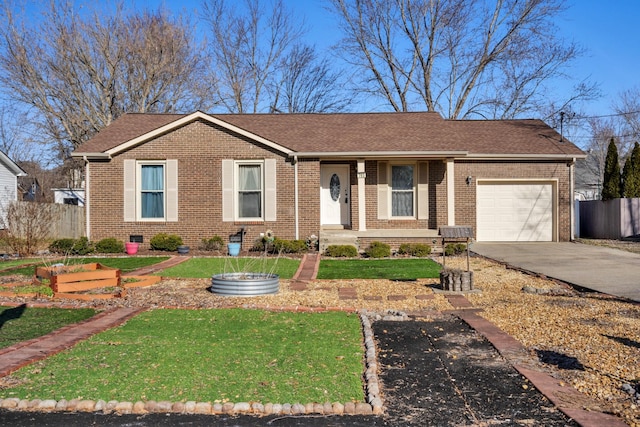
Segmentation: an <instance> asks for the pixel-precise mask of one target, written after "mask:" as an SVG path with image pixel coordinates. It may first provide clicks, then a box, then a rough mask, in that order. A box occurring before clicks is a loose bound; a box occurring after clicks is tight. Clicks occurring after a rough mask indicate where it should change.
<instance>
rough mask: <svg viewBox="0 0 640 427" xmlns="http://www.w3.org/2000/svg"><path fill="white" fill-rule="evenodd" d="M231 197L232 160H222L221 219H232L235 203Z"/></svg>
mask: <svg viewBox="0 0 640 427" xmlns="http://www.w3.org/2000/svg"><path fill="white" fill-rule="evenodd" d="M234 200H235V199H234V197H233V160H228V159H225V160H222V221H225V222H226V221H233V220H234V218H235V204H234Z"/></svg>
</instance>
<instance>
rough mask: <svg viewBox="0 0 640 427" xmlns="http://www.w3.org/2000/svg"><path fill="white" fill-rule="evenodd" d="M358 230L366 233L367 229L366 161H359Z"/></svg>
mask: <svg viewBox="0 0 640 427" xmlns="http://www.w3.org/2000/svg"><path fill="white" fill-rule="evenodd" d="M357 171H358V173H357V176H358V230H360V231H365V230H366V229H367V210H366V206H367V203H366V199H365V180H366V178H367V173H366V172H365V169H364V160H358V170H357Z"/></svg>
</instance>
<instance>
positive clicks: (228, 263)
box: [158, 257, 300, 279]
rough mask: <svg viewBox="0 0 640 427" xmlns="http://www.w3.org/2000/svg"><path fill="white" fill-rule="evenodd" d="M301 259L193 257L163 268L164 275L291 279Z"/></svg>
mask: <svg viewBox="0 0 640 427" xmlns="http://www.w3.org/2000/svg"><path fill="white" fill-rule="evenodd" d="M299 265H300V260H298V259H292V258H272V257H266V258H265V257H221V258H191V259H189V260H187V261H185V262H183V263H181V264H178V265H176V266H174V267H170V268H167V269H166V270H162V271H161V272H159V273H158V274H159V275H161V276H163V277H181V278H210V277H211V276H213V275H214V274H221V273H239V272H250V273H274V274H277V275H279V276H280V278H282V279H290V278H292V277H293V275H294V274H295V273H296V271H297V270H298V266H299Z"/></svg>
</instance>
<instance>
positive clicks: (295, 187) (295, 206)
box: [293, 155, 300, 240]
mask: <svg viewBox="0 0 640 427" xmlns="http://www.w3.org/2000/svg"><path fill="white" fill-rule="evenodd" d="M293 193H294V194H293V210H294V212H295V213H294V217H295V218H294V223H295V228H296V233H295V234H296V240H299V239H300V226H299V213H298V156H295V155H294V156H293Z"/></svg>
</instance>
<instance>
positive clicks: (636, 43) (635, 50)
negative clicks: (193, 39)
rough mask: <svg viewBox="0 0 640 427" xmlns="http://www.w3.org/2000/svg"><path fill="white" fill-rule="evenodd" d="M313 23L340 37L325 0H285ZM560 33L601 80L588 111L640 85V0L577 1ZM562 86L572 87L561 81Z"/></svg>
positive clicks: (605, 109) (314, 31)
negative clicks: (578, 49)
mask: <svg viewBox="0 0 640 427" xmlns="http://www.w3.org/2000/svg"><path fill="white" fill-rule="evenodd" d="M133 1H135V3H136V4H137V5H139V6H142V7H151V8H156V7H158V6H159V5H164V6H165V7H166V8H168V9H170V10H186V11H189V12H194V13H195V12H196V11H197V10H198V6H199V5H200V0H183V1H175V0H133ZM284 1H285V3H286V4H287V5H288V6H289V7H291V8H293V9H294V10H295V11H296V12H298V13H299V14H300V15H302V16H304V17H305V19H306V21H307V25H308V27H309V30H310V31H309V33H308V37H309V41H312V42H314V43H316V45H317V46H318V47H321V48H324V47H327V46H329V45H330V44H331V43H333V42H335V41H337V37H338V36H337V30H336V27H335V24H334V22H333V20H332V17H331V16H330V15H329V13H328V12H327V11H326V10H325V9H324V7H323V4H324V1H322V0H284ZM557 25H558V28H559V30H560V32H561V33H560V36H561V37H563V38H565V39H568V40H573V41H575V42H576V43H578V44H579V45H580V46H582V47H584V48H585V49H587V53H586V55H585V56H584V57H583V58H582V59H580V60H579V61H578V62H576V64H575V66H574V67H573V68H572V69H570V70H568V72H569V74H571V75H572V76H574V77H575V78H577V79H589V80H591V81H593V82H596V83H598V84H600V88H601V90H602V95H603V96H602V98H601V99H600V100H598V101H594V102H591V103H589V104H588V105H585V106H584V113H585V114H588V115H605V114H610V113H611V112H612V109H611V104H612V102H613V101H614V100H615V98H616V95H618V94H619V93H620V91H623V90H626V89H631V88H633V87H640V54H639V53H640V1H639V0H573V1H570V2H569V3H568V10H567V11H566V12H565V13H564V15H563V16H562V17H561V18H560V19H559V20H558V22H557ZM556 87H557V90H558V91H560V92H563V91H567V92H568V91H570V90H571V85H567V84H564V83H562V82H559V83H558V84H557V86H556Z"/></svg>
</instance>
